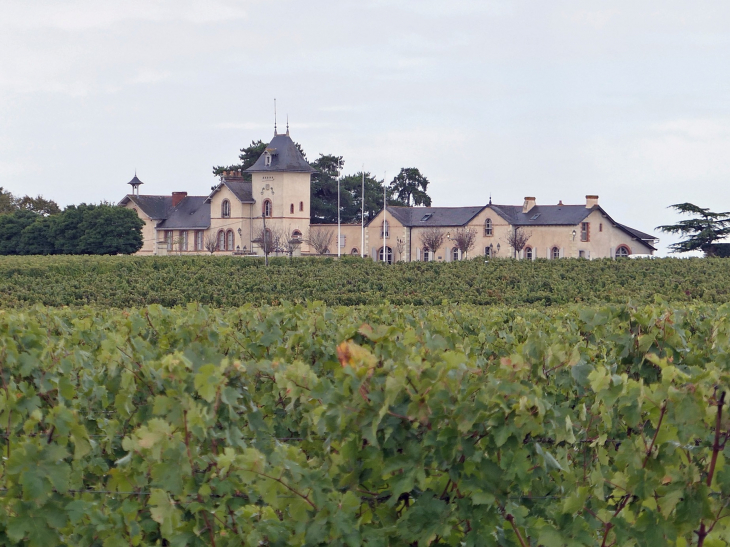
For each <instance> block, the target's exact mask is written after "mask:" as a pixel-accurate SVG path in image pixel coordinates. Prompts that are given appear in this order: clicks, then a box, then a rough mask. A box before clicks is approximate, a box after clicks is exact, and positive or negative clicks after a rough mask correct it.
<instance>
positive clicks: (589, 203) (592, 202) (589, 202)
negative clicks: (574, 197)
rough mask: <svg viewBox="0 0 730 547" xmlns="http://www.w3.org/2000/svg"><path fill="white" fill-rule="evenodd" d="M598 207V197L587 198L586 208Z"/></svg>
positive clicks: (590, 196) (589, 196)
mask: <svg viewBox="0 0 730 547" xmlns="http://www.w3.org/2000/svg"><path fill="white" fill-rule="evenodd" d="M596 205H598V196H593V195H588V196H586V208H587V209H590V208H592V207H595V206H596Z"/></svg>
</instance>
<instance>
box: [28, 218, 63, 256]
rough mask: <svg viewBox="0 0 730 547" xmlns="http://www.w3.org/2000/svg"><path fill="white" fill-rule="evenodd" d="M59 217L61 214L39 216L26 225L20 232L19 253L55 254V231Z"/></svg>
mask: <svg viewBox="0 0 730 547" xmlns="http://www.w3.org/2000/svg"><path fill="white" fill-rule="evenodd" d="M58 219H59V215H57V216H48V217H43V216H38V217H37V218H36V219H35V221H34V222H33V223H32V224H30V225H28V226H26V227H25V228H24V229H23V231H22V232H21V234H20V240H19V247H18V254H22V255H51V254H55V252H56V246H55V241H54V233H55V228H56V224H57V223H58Z"/></svg>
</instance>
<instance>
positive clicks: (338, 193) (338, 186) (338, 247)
mask: <svg viewBox="0 0 730 547" xmlns="http://www.w3.org/2000/svg"><path fill="white" fill-rule="evenodd" d="M341 248H342V236H341V234H340V173H339V171H338V173H337V258H340V250H341Z"/></svg>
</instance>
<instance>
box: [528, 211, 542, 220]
mask: <svg viewBox="0 0 730 547" xmlns="http://www.w3.org/2000/svg"><path fill="white" fill-rule="evenodd" d="M541 214H542V213H537V214H535V215H532V216H531V217H530V220H537V219H538V218H540V215H541Z"/></svg>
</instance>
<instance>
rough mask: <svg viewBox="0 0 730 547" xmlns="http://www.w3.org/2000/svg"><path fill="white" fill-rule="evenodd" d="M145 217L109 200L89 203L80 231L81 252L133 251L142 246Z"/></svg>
mask: <svg viewBox="0 0 730 547" xmlns="http://www.w3.org/2000/svg"><path fill="white" fill-rule="evenodd" d="M143 227H144V221H143V220H142V219H141V218H139V216H137V213H136V212H134V211H133V210H132V209H127V208H125V207H117V206H114V205H109V204H101V205H87V206H86V208H85V210H83V214H82V216H81V223H80V224H79V226H78V231H79V232H80V233H81V234H82V235H81V237H80V238H79V242H78V249H77V253H78V254H90V255H91V254H94V255H116V254H132V253H136V252H137V251H139V250H140V249H141V248H142V228H143Z"/></svg>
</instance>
